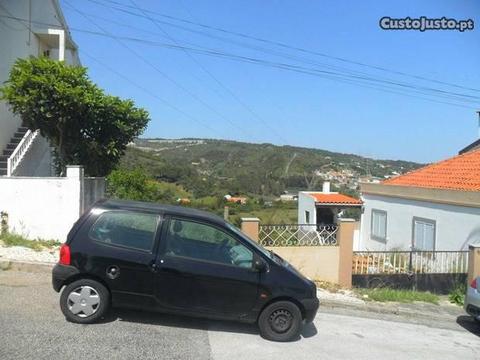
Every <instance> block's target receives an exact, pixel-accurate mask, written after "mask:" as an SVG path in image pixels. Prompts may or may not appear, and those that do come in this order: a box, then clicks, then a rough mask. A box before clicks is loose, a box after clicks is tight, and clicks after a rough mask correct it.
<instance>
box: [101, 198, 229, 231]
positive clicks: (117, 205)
mask: <svg viewBox="0 0 480 360" xmlns="http://www.w3.org/2000/svg"><path fill="white" fill-rule="evenodd" d="M93 208H102V209H115V210H133V211H135V210H138V211H142V210H143V211H153V212H156V213H159V214H168V215H177V216H185V217H194V218H197V219H202V220H207V221H211V222H215V223H217V224H221V225H224V224H225V220H224V219H222V218H221V217H220V216H217V215H215V214H212V213H210V212H207V211H202V210H197V209H192V208H188V207H184V206H175V205H166V204H160V203H154V202H144V201H131V200H100V201H98V202H96V203H95V204H94V205H93Z"/></svg>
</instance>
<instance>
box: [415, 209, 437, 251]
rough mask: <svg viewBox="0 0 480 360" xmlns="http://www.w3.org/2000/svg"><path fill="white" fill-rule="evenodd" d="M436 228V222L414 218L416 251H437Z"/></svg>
mask: <svg viewBox="0 0 480 360" xmlns="http://www.w3.org/2000/svg"><path fill="white" fill-rule="evenodd" d="M435 227H436V223H435V221H434V220H429V219H422V218H417V217H414V218H413V229H412V230H413V239H412V245H413V248H414V249H415V250H421V251H434V250H435Z"/></svg>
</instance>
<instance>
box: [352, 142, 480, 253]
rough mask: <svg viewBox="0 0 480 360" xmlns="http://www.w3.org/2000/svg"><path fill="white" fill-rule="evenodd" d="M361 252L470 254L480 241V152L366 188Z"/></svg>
mask: <svg viewBox="0 0 480 360" xmlns="http://www.w3.org/2000/svg"><path fill="white" fill-rule="evenodd" d="M360 189H361V193H362V199H363V201H364V210H363V214H362V220H361V222H362V224H361V229H362V230H361V236H360V244H361V248H360V249H359V250H391V249H395V250H410V249H411V248H413V249H417V250H423V251H433V250H455V251H458V250H466V249H468V245H469V244H474V243H480V149H479V148H474V147H473V148H472V149H471V150H468V149H467V150H465V151H462V152H461V153H460V155H457V156H454V157H451V158H449V159H446V160H443V161H439V162H437V163H433V164H430V165H427V166H424V167H422V168H420V169H417V170H414V171H411V172H409V173H406V174H404V175H399V176H396V177H394V178H390V179H387V180H385V181H383V182H381V183H378V184H373V183H362V184H361V185H360Z"/></svg>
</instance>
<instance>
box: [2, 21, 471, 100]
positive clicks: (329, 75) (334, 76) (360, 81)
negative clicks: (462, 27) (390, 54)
mask: <svg viewBox="0 0 480 360" xmlns="http://www.w3.org/2000/svg"><path fill="white" fill-rule="evenodd" d="M0 17H1V15H0ZM8 18H13V19H16V20H19V21H26V19H21V18H15V17H8ZM36 23H38V22H36ZM41 24H43V25H52V26H58V25H53V24H45V23H41ZM71 29H72V30H75V31H80V32H84V33H88V34H92V35H99V36H106V37H109V38H112V39H116V40H117V41H118V40H119V39H120V40H128V41H133V42H139V43H143V44H147V45H151V46H161V47H165V48H169V49H174V50H181V49H185V50H189V51H193V52H196V53H199V54H202V55H208V56H214V57H220V58H227V59H230V60H235V61H240V62H247V63H254V64H258V65H262V66H269V67H273V68H278V69H282V70H288V71H294V72H298V73H303V74H308V75H313V76H317V77H321V78H325V79H330V80H334V81H338V82H343V83H349V84H354V85H357V86H363V87H369V88H373V89H376V90H380V91H385V90H384V89H392V86H395V85H397V86H400V87H401V88H409V90H410V91H412V92H413V93H416V94H417V93H418V94H423V95H429V96H436V97H441V98H447V99H450V100H454V101H463V102H473V99H469V98H474V99H476V98H478V97H475V96H471V95H465V94H456V93H450V92H446V91H438V90H437V89H430V88H422V87H416V86H414V85H409V84H402V83H395V82H387V84H386V85H384V84H378V83H374V84H372V83H371V81H372V80H373V81H376V82H378V81H380V80H378V79H371V78H363V77H356V76H351V75H348V76H347V75H345V74H341V73H336V72H331V71H323V70H318V69H315V68H305V67H300V66H296V65H290V64H285V63H276V62H271V61H266V60H263V59H257V58H251V57H246V56H241V55H235V54H229V53H224V52H220V51H217V50H211V49H201V48H190V47H184V46H178V45H173V44H166V43H161V42H155V41H149V40H145V39H139V38H131V37H121V36H115V35H113V34H111V33H105V32H95V31H89V30H83V29H75V28H71ZM124 46H126V45H124ZM349 77H350V78H349ZM352 77H353V79H351V78H352ZM393 89H395V88H393ZM397 90H398V89H397ZM429 90H437V92H440V93H435V94H431V93H429V92H428V91H429ZM388 92H390V93H396V94H400V95H406V94H404V93H401V92H394V91H388ZM408 96H410V97H412V96H413V95H411V94H409V95H408ZM459 96H460V97H459ZM462 96H466V97H468V98H465V97H464V98H462ZM418 98H420V99H424V100H429V101H433V100H431V99H428V98H423V97H418ZM435 102H439V103H444V104H448V105H454V106H462V105H459V104H454V103H449V102H440V101H435ZM474 103H476V102H474ZM462 107H465V106H462ZM468 108H470V107H468ZM472 109H473V108H472Z"/></svg>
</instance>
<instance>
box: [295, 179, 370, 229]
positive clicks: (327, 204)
mask: <svg viewBox="0 0 480 360" xmlns="http://www.w3.org/2000/svg"><path fill="white" fill-rule="evenodd" d="M361 206H362V202H361V201H360V200H358V199H355V198H353V197H350V196H347V195H343V194H339V193H337V192H331V191H330V182H328V181H325V182H324V183H323V189H322V191H300V192H299V193H298V223H299V224H304V225H307V224H309V225H317V226H323V225H332V224H336V223H337V218H338V216H339V214H340V213H341V211H342V210H344V209H346V208H352V207H353V208H360V207H361Z"/></svg>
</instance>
